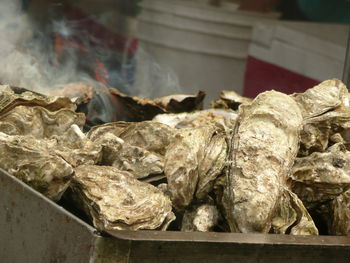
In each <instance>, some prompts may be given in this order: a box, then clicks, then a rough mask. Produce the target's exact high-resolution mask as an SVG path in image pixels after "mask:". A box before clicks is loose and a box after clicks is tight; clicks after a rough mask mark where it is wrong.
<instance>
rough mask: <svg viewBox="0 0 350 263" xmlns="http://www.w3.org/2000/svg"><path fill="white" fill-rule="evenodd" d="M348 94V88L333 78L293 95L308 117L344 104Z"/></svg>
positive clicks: (304, 116) (305, 116)
mask: <svg viewBox="0 0 350 263" xmlns="http://www.w3.org/2000/svg"><path fill="white" fill-rule="evenodd" d="M347 94H348V90H347V88H346V86H345V85H344V84H343V83H342V82H341V81H340V80H338V79H331V80H326V81H323V82H322V83H320V84H319V85H317V86H315V87H313V88H311V89H308V90H307V91H305V92H304V93H299V94H298V93H297V94H293V95H292V97H293V98H294V99H295V101H296V102H297V103H298V105H299V107H300V108H301V110H302V114H303V118H305V119H307V118H312V117H315V116H319V115H321V114H323V113H325V112H327V111H329V110H331V109H335V108H336V107H338V106H339V105H341V104H342V102H343V100H344V99H346V96H347Z"/></svg>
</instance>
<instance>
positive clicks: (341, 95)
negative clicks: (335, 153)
mask: <svg viewBox="0 0 350 263" xmlns="http://www.w3.org/2000/svg"><path fill="white" fill-rule="evenodd" d="M292 98H293V99H294V100H295V101H296V102H297V103H298V105H299V107H300V108H301V109H302V113H303V118H304V126H303V129H302V131H301V134H300V135H301V146H300V150H299V156H308V155H309V154H311V153H312V152H315V151H317V152H323V151H325V150H326V149H327V148H328V146H329V138H330V137H331V136H333V135H334V134H335V133H342V132H346V131H347V130H349V127H350V107H349V105H350V103H349V94H348V91H347V89H346V87H345V85H344V84H343V83H342V82H341V81H340V80H336V79H334V80H327V81H324V82H322V83H321V84H319V85H318V86H316V87H314V88H312V89H309V90H307V91H305V92H304V93H300V94H293V95H292Z"/></svg>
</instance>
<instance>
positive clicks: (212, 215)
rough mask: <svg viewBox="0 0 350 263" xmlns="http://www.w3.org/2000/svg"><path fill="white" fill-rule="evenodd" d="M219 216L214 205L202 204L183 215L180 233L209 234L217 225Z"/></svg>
mask: <svg viewBox="0 0 350 263" xmlns="http://www.w3.org/2000/svg"><path fill="white" fill-rule="evenodd" d="M219 218H220V214H219V211H218V209H217V208H216V206H215V205H211V204H202V205H198V206H195V207H194V208H192V209H191V210H187V211H186V212H185V213H184V216H183V219H182V225H181V231H184V232H193V231H200V232H210V231H213V229H214V227H215V226H216V225H217V224H218V223H219Z"/></svg>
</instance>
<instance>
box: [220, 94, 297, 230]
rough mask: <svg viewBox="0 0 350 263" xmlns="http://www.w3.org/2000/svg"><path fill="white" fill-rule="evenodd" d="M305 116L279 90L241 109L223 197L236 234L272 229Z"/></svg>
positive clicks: (260, 97)
mask: <svg viewBox="0 0 350 263" xmlns="http://www.w3.org/2000/svg"><path fill="white" fill-rule="evenodd" d="M302 120H303V119H302V115H301V111H300V109H299V107H298V105H297V103H296V102H295V101H294V100H293V99H291V98H290V97H289V96H287V95H285V94H282V93H280V92H276V91H268V92H264V93H261V94H260V95H259V96H258V97H257V98H256V99H255V100H254V101H253V102H252V103H251V104H246V105H242V106H241V107H240V111H239V115H238V120H237V122H236V128H235V133H234V136H233V140H232V145H231V148H230V149H231V153H230V155H229V158H230V159H231V160H232V161H231V162H232V163H231V165H230V166H229V169H227V176H228V178H227V186H226V188H225V191H224V196H223V205H224V207H225V216H226V217H227V221H228V223H229V225H230V229H231V231H232V232H243V233H249V232H263V233H267V232H268V231H269V230H270V227H271V220H272V216H273V212H274V208H275V206H276V203H277V202H278V199H279V198H280V196H281V194H282V189H283V187H284V185H285V184H286V180H287V178H288V174H289V172H290V169H291V167H292V165H293V162H294V158H295V157H296V154H297V152H298V144H299V132H300V130H301V128H302Z"/></svg>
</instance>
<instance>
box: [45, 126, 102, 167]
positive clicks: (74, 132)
mask: <svg viewBox="0 0 350 263" xmlns="http://www.w3.org/2000/svg"><path fill="white" fill-rule="evenodd" d="M52 139H54V140H55V146H54V148H52V149H51V150H52V151H53V152H55V153H56V154H57V155H59V156H61V157H62V158H63V159H65V160H66V161H67V162H68V163H70V164H71V165H72V166H74V167H77V166H79V165H82V164H97V163H98V162H100V160H101V159H102V146H101V145H99V144H97V143H94V142H92V141H91V140H89V139H88V138H86V136H85V134H83V132H82V131H81V130H80V128H79V127H78V126H77V125H75V124H73V125H72V126H71V127H70V128H69V129H68V130H67V131H66V132H65V133H64V134H62V135H60V136H53V137H52Z"/></svg>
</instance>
